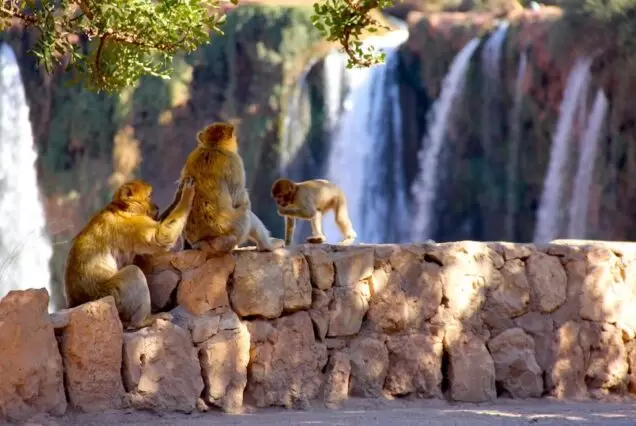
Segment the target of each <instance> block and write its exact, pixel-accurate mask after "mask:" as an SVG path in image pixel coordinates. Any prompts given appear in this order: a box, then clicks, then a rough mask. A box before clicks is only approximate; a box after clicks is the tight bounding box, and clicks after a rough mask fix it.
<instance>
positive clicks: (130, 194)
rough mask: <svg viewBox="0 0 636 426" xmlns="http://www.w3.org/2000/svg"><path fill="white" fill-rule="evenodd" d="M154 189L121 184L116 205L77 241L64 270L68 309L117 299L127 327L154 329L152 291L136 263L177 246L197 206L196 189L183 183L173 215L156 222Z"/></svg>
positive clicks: (88, 226)
mask: <svg viewBox="0 0 636 426" xmlns="http://www.w3.org/2000/svg"><path fill="white" fill-rule="evenodd" d="M151 195H152V186H150V184H148V183H146V182H144V181H141V180H133V181H130V182H127V183H125V184H123V185H122V186H120V187H119V188H118V189H117V191H115V194H114V195H113V198H112V200H111V202H110V203H109V204H108V205H106V207H104V208H103V209H102V210H101V211H99V212H98V213H96V214H95V215H94V216H93V217H92V218H91V219H90V220H89V222H88V223H87V224H86V226H85V227H84V229H82V230H81V231H80V233H79V234H78V235H77V236H76V237H75V238H74V239H73V241H72V246H71V250H70V251H69V254H68V259H67V262H66V271H65V290H66V299H67V303H68V305H69V308H72V307H75V306H78V305H81V304H82V303H86V302H90V301H93V300H97V299H100V298H102V297H106V296H113V297H114V298H115V304H116V305H117V310H118V311H119V316H120V318H121V320H122V323H124V325H125V326H127V327H128V328H140V327H145V326H148V325H150V324H151V323H152V322H153V321H154V320H155V319H156V318H157V317H161V318H167V317H169V315H168V314H157V315H150V292H149V290H148V282H147V281H146V277H145V275H144V273H143V272H142V271H141V269H140V268H139V267H138V266H136V265H133V264H131V263H132V260H133V258H134V256H135V255H144V254H154V253H158V252H165V251H168V250H170V248H171V247H172V246H173V245H174V244H175V243H176V242H177V240H178V238H179V235H181V233H182V232H183V228H184V226H185V223H186V220H187V218H188V215H189V213H190V209H191V208H192V200H193V198H194V195H195V187H194V182H193V180H192V179H187V180H184V182H183V184H182V191H181V196H180V197H179V200H178V203H177V204H176V206H175V208H174V209H173V210H172V212H171V213H170V214H169V215H167V217H166V218H165V219H163V220H161V221H159V222H158V221H156V220H155V217H156V216H157V213H158V208H157V206H156V205H155V204H154V203H153V202H152V200H151Z"/></svg>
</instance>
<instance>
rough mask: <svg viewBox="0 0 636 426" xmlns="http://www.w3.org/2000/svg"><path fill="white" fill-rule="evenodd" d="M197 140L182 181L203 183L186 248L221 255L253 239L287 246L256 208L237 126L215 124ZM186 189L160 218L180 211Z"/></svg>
mask: <svg viewBox="0 0 636 426" xmlns="http://www.w3.org/2000/svg"><path fill="white" fill-rule="evenodd" d="M197 142H198V143H197V146H196V148H195V149H194V150H193V151H192V152H191V153H190V154H189V155H188V158H187V160H186V162H185V165H184V166H183V169H182V171H181V178H180V182H183V181H184V180H185V179H188V178H194V179H195V180H196V182H197V195H196V196H195V197H194V202H193V205H192V213H191V214H190V216H189V217H188V222H187V224H186V226H185V230H184V237H185V238H184V240H185V243H186V244H185V248H188V246H190V247H192V248H195V249H202V250H205V251H208V252H210V253H212V254H221V253H227V252H229V251H231V250H232V249H233V248H234V247H236V246H238V245H240V244H241V243H243V242H244V241H246V240H248V239H249V240H251V241H253V242H255V243H256V244H257V246H258V249H259V250H263V251H271V250H274V249H275V248H278V247H282V245H283V241H280V240H274V241H273V239H271V238H270V232H269V230H268V229H267V228H266V227H265V225H264V224H263V222H261V220H260V219H259V218H258V217H257V216H256V215H255V214H254V213H253V212H252V211H251V209H250V208H251V206H250V199H249V196H248V194H247V189H245V167H244V165H243V159H242V158H241V156H240V155H239V152H238V150H239V146H238V140H237V137H236V131H235V128H234V126H233V125H232V124H230V123H227V122H218V123H212V124H210V125H208V126H206V127H205V128H204V129H203V130H201V131H200V132H198V133H197ZM181 185H182V184H181V183H179V187H178V188H177V192H176V194H175V199H174V201H173V202H172V204H171V205H170V206H169V207H168V208H167V209H166V210H165V211H164V212H163V213H162V214H161V215H160V216H159V217H160V219H161V218H163V217H166V215H168V214H170V212H171V211H172V209H173V208H174V206H175V204H176V203H177V200H178V199H179V197H180V194H181V191H182V189H181Z"/></svg>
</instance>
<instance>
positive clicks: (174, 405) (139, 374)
mask: <svg viewBox="0 0 636 426" xmlns="http://www.w3.org/2000/svg"><path fill="white" fill-rule="evenodd" d="M123 378H124V385H125V386H126V390H127V391H128V392H129V396H130V399H131V401H132V404H133V406H134V407H135V408H139V409H151V410H155V411H182V412H186V413H189V412H192V411H193V410H194V409H195V405H196V402H197V399H198V398H199V396H200V395H201V391H203V380H202V378H201V368H200V366H199V359H198V356H197V350H196V348H195V347H194V345H193V344H192V340H191V338H190V333H189V332H188V331H187V330H184V329H183V328H181V327H179V326H177V325H174V324H172V323H171V322H169V321H165V320H157V321H155V322H154V323H153V325H152V326H151V327H146V328H143V329H141V330H139V331H135V332H132V333H125V334H124V352H123Z"/></svg>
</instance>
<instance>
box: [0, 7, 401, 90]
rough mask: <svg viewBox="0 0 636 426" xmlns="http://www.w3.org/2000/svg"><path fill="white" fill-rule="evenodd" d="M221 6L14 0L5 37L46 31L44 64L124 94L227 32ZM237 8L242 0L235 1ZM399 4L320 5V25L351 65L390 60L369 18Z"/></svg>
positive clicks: (0, 23) (3, 15) (38, 52)
mask: <svg viewBox="0 0 636 426" xmlns="http://www.w3.org/2000/svg"><path fill="white" fill-rule="evenodd" d="M221 1H227V0H161V1H157V0H38V1H36V0H8V1H6V0H5V1H2V2H0V31H4V30H6V29H8V28H10V27H14V26H22V27H27V28H32V29H34V30H37V31H38V32H39V38H38V41H37V43H36V45H35V47H34V48H33V50H32V52H31V53H32V54H34V55H35V56H36V57H37V60H38V65H41V66H43V67H44V69H45V70H46V71H47V72H49V73H50V72H52V71H53V69H54V68H55V67H56V66H57V65H60V64H62V65H64V66H65V68H66V70H67V71H77V72H76V73H75V82H78V81H83V83H84V85H85V86H86V87H88V88H89V89H92V90H96V91H107V92H118V91H121V90H122V89H124V88H126V87H128V86H131V85H133V84H134V83H135V82H136V81H137V80H139V78H141V77H142V76H144V75H152V76H157V77H160V78H168V76H169V74H170V71H171V68H172V60H173V58H174V55H175V54H176V53H177V52H180V51H182V52H186V53H189V52H192V51H194V50H195V49H197V48H198V47H199V46H201V45H204V44H207V43H209V41H210V33H211V32H214V33H216V34H223V32H222V30H221V28H220V26H221V25H222V24H223V23H224V22H225V17H226V16H225V14H223V13H221V4H220V3H221ZM230 2H231V3H232V4H235V5H236V4H237V3H238V0H230ZM392 5H393V2H392V0H324V1H322V2H317V3H316V4H314V12H315V14H314V16H313V17H312V22H313V24H314V26H315V27H316V28H317V29H318V30H319V31H320V32H321V33H322V34H323V36H324V37H325V38H326V39H327V40H328V41H338V42H340V43H341V44H342V46H343V48H344V51H345V52H346V53H347V55H348V56H349V61H348V64H347V66H349V67H352V66H361V67H365V66H370V65H373V64H376V63H378V62H381V61H383V60H384V54H376V52H375V51H374V50H373V49H372V48H371V47H364V45H363V43H362V41H360V36H361V35H362V33H363V31H368V32H370V33H374V32H377V31H378V30H380V29H386V26H384V25H382V24H380V23H379V22H378V21H377V20H376V19H374V18H372V17H371V16H370V12H371V11H372V10H373V9H376V8H382V7H387V6H392Z"/></svg>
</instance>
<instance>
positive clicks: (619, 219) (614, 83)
mask: <svg viewBox="0 0 636 426" xmlns="http://www.w3.org/2000/svg"><path fill="white" fill-rule="evenodd" d="M495 18H497V19H495ZM504 20H505V21H507V22H508V23H509V27H508V30H507V32H506V36H505V40H504V42H503V47H502V49H503V50H502V54H501V55H502V56H501V65H500V66H501V70H500V72H501V74H500V76H499V82H498V83H497V85H496V86H495V87H494V89H493V88H492V87H491V91H492V93H491V95H490V97H491V98H492V97H494V98H495V99H494V100H495V103H494V104H492V103H491V104H489V107H486V106H485V102H487V99H485V95H484V86H485V85H486V84H487V82H486V81H485V76H484V71H483V66H484V63H483V62H484V60H485V59H484V58H485V55H484V52H483V50H484V46H485V44H486V42H487V40H488V37H491V36H492V35H493V32H494V30H495V29H496V27H497V25H498V24H499V23H500V22H502V21H504ZM409 21H410V37H409V41H408V43H407V44H406V45H404V46H403V48H402V62H403V64H406V66H408V67H409V68H410V71H411V72H407V73H406V74H405V75H406V76H408V80H406V79H403V81H402V92H403V93H408V95H407V96H404V97H403V104H404V108H403V109H404V114H405V115H406V116H405V118H404V122H405V123H415V122H417V123H421V117H422V112H421V111H417V110H414V109H413V107H412V106H413V105H418V104H427V103H428V102H429V100H430V99H431V98H433V99H435V98H437V97H438V95H439V93H440V90H441V87H442V80H443V78H444V76H445V75H446V73H447V72H448V69H449V66H450V64H451V62H452V60H453V58H454V57H455V55H456V54H457V53H458V52H459V51H460V50H461V48H462V47H463V46H464V45H465V44H466V43H467V42H468V41H469V40H470V39H472V38H473V37H477V36H481V37H482V42H481V44H480V47H479V48H478V49H477V51H476V52H475V54H474V55H473V58H472V60H471V66H470V69H469V71H468V73H467V83H466V87H465V90H464V94H463V96H462V99H461V101H458V104H459V105H458V106H456V107H455V113H454V117H453V118H452V119H451V120H450V122H449V130H448V138H447V141H446V143H447V144H450V148H448V150H449V152H450V154H449V155H450V157H449V158H446V159H445V160H444V162H445V163H444V164H446V165H448V167H449V168H450V169H451V170H452V173H451V174H452V176H451V177H450V178H448V179H445V180H444V182H443V183H442V185H443V187H442V189H440V191H439V193H443V194H444V200H440V201H439V202H438V203H437V205H436V208H437V213H438V214H437V217H438V218H439V219H437V224H436V225H437V227H436V228H437V232H436V237H437V238H438V239H441V240H456V239H462V238H477V239H485V240H489V239H515V240H522V241H523V240H526V241H527V240H530V239H532V236H533V231H534V225H535V220H536V210H537V209H538V207H539V202H540V197H541V191H542V189H543V185H544V179H545V176H546V172H547V169H548V164H549V161H550V150H551V147H552V141H553V136H554V133H555V130H556V124H557V121H558V119H559V115H560V109H559V108H560V104H561V101H562V99H563V95H564V89H565V86H566V83H567V79H568V76H569V73H570V71H571V69H572V67H573V64H574V63H575V61H576V60H577V58H582V57H584V56H591V57H592V58H593V62H592V67H591V78H590V86H589V90H588V91H587V92H586V94H585V96H586V97H587V99H586V101H587V102H586V103H587V109H586V113H589V111H590V110H591V107H592V103H593V102H594V95H595V94H596V91H597V89H602V90H603V91H604V93H605V95H606V96H607V98H608V101H609V108H608V113H607V118H606V120H605V123H604V126H603V131H602V132H601V139H600V141H599V149H598V155H597V158H596V160H595V171H594V177H593V180H592V187H591V193H590V204H589V212H588V232H589V235H588V236H589V237H594V238H607V239H619V240H621V239H633V238H634V236H635V234H636V228H635V227H634V226H633V225H632V224H631V222H632V221H631V220H630V218H631V217H632V216H633V214H634V206H633V205H634V202H633V197H634V195H633V194H634V190H633V189H634V187H633V184H632V183H631V182H633V180H634V179H633V177H632V176H633V174H634V172H635V171H636V170H634V158H635V157H634V154H635V152H634V149H635V148H634V147H635V146H636V145H634V140H633V138H634V132H633V126H634V123H635V121H634V112H633V108H629V107H627V104H628V103H629V100H628V99H629V95H628V93H631V90H632V89H633V87H632V86H633V85H634V84H636V83H634V80H633V79H632V78H630V77H629V76H630V75H631V74H630V73H632V70H633V68H634V61H633V57H634V52H633V49H632V48H631V44H630V42H628V41H626V40H628V38H627V36H626V34H628V33H629V31H630V30H631V27H630V26H629V24H628V23H626V21H624V20H623V21H617V20H612V19H606V20H605V21H601V20H600V18H598V19H597V18H594V17H591V16H582V15H581V14H578V15H568V16H565V15H564V14H563V13H562V11H561V9H558V8H554V7H541V8H540V9H539V10H537V11H532V10H527V9H526V10H521V11H519V10H515V11H511V12H509V13H507V14H498V15H497V16H495V14H492V13H488V12H483V13H482V12H480V13H478V12H474V13H438V14H432V15H428V16H424V15H421V14H420V15H417V14H416V13H412V14H410V15H409ZM523 52H525V54H526V55H527V68H526V70H525V75H524V76H523V81H522V82H521V91H522V94H521V95H522V106H521V111H520V114H519V115H518V116H516V117H512V116H511V115H512V111H513V107H514V97H515V92H516V89H515V85H516V80H517V75H518V67H519V61H520V57H521V55H522V53H523ZM413 72H415V73H417V74H418V75H419V78H414V77H413V75H412V73H413ZM491 102H492V99H491ZM484 109H487V110H488V111H489V116H490V119H489V121H490V122H491V124H490V125H491V126H496V127H497V128H496V129H495V130H496V131H497V132H498V137H496V138H492V140H486V139H485V138H484V137H483V126H484V119H485V117H486V116H485V115H484ZM493 116H494V117H495V120H494V121H493ZM515 120H516V121H517V123H516V125H518V126H519V129H520V137H519V142H520V143H519V146H520V151H519V156H518V161H519V167H518V169H517V174H518V175H517V181H516V182H517V183H516V184H515V187H513V188H509V187H507V186H508V185H507V182H506V181H507V177H506V170H505V169H506V165H507V163H508V162H509V158H508V151H509V149H510V144H511V138H512V137H513V136H512V128H513V126H514V125H515ZM497 121H498V123H497ZM493 123H494V124H493ZM586 124H587V120H585V119H584V120H575V122H574V125H573V129H572V138H571V141H570V146H571V148H570V149H571V152H570V153H571V155H570V156H569V159H568V164H567V166H566V168H567V171H566V177H565V179H564V181H565V189H564V195H563V199H564V207H563V208H564V210H565V211H566V215H567V208H568V206H567V204H568V200H569V197H570V196H571V194H572V191H573V189H572V182H573V181H574V176H575V169H576V167H577V162H578V154H579V150H580V148H579V146H578V144H579V141H580V139H581V136H582V133H583V130H584V128H585V125H586ZM409 125H410V126H411V129H410V130H409V129H408V128H407V129H406V130H405V131H407V132H410V136H408V137H405V139H406V140H407V141H406V143H412V144H414V145H417V144H418V142H415V143H413V141H412V140H411V139H412V138H414V137H415V136H416V135H418V136H419V137H420V138H421V137H423V136H424V134H425V129H424V128H423V127H424V126H421V125H413V124H407V126H409ZM409 140H410V142H409ZM416 140H417V139H416ZM421 145H422V142H421V140H420V141H419V146H418V148H419V147H421ZM414 148H415V146H413V147H412V148H411V149H409V150H408V151H409V152H410V154H407V155H408V156H409V158H410V159H405V160H406V161H407V163H409V162H410V163H409V164H410V166H409V168H410V169H414V170H416V169H417V167H416V164H415V160H414V159H413V158H412V157H413V156H412V152H413V151H412V149H414ZM409 174H410V176H413V175H414V174H415V173H414V172H413V170H411V173H409ZM507 191H513V192H514V193H515V194H516V199H517V203H516V205H515V209H514V210H515V226H514V230H513V233H512V234H506V233H504V231H503V229H502V220H503V217H504V216H505V214H506V213H505V198H506V196H507V194H506V192H507ZM462 224H464V225H466V226H463V227H462V226H461V225H462ZM562 226H564V225H563V224H562Z"/></svg>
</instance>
